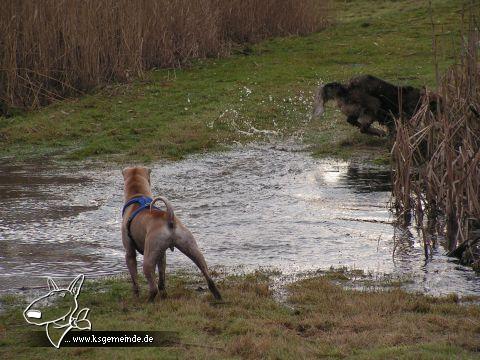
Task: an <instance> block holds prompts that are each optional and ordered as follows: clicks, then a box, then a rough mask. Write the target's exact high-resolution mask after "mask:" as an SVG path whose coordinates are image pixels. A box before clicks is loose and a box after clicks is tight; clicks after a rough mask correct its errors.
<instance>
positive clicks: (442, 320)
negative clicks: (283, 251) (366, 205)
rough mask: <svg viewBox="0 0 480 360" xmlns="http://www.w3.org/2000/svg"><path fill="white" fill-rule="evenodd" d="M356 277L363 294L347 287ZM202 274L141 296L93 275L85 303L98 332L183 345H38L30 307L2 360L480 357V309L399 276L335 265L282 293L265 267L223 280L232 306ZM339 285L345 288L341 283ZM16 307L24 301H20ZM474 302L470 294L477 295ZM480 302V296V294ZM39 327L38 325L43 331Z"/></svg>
mask: <svg viewBox="0 0 480 360" xmlns="http://www.w3.org/2000/svg"><path fill="white" fill-rule="evenodd" d="M352 277H356V279H357V281H358V279H359V278H361V279H362V281H363V282H362V284H363V285H362V286H363V289H364V290H360V291H359V290H348V289H346V288H344V287H342V286H340V285H341V284H342V283H343V282H345V283H346V282H350V280H351V278H352ZM199 281H200V279H197V278H193V277H191V276H188V275H181V274H176V275H170V276H168V287H167V291H168V297H167V298H166V299H157V301H156V302H155V303H153V304H147V303H146V301H145V300H146V299H145V296H146V295H145V289H146V285H145V284H143V286H142V290H144V292H143V296H142V297H141V299H140V301H137V300H135V299H134V298H133V297H132V295H131V293H130V284H129V283H128V281H127V280H125V279H116V280H115V279H111V280H103V281H99V282H93V281H88V280H87V281H86V283H85V284H84V287H83V289H82V293H81V295H80V298H79V301H80V306H82V307H89V308H90V309H91V312H90V315H89V319H90V321H91V323H92V329H93V330H138V331H141V330H149V331H153V330H169V331H176V332H178V334H179V341H178V342H177V343H175V344H171V346H168V347H161V348H122V349H113V348H108V349H107V348H61V349H60V350H56V349H53V348H32V347H29V346H28V344H29V340H28V339H29V337H28V332H29V330H32V328H33V326H31V325H28V324H26V323H25V322H24V319H23V317H22V314H21V312H22V306H17V307H14V308H10V309H9V310H8V311H7V312H6V313H4V314H3V315H0V326H1V327H0V330H1V331H0V357H1V358H2V359H13V358H15V359H19V358H25V359H27V358H28V359H32V358H36V359H53V358H72V357H75V358H85V359H90V358H92V359H93V358H102V359H110V358H111V359H118V358H162V359H163V358H165V359H166V358H192V356H193V357H195V358H200V359H211V358H250V359H259V358H262V357H263V358H282V359H287V358H289V359H299V358H319V357H328V358H344V357H349V358H359V359H385V358H402V359H403V358H405V359H434V358H435V359H451V358H452V357H455V358H462V359H467V358H479V357H480V342H479V338H480V325H479V324H480V307H479V306H478V305H468V304H463V305H461V306H459V304H458V301H459V300H458V298H457V297H455V296H450V297H443V298H432V297H427V296H424V295H418V294H412V293H406V292H404V291H402V290H401V289H400V288H399V287H398V283H395V282H389V283H386V282H377V281H375V280H372V279H369V278H366V277H365V275H360V276H359V274H358V273H355V274H352V273H348V272H343V271H332V272H329V273H327V274H326V275H323V276H316V277H313V278H310V279H306V280H301V281H298V282H295V283H293V284H290V285H288V287H287V289H288V294H287V295H286V298H285V299H283V303H281V302H279V301H277V300H275V299H274V294H273V292H272V286H271V279H270V277H269V275H268V274H265V273H253V274H249V275H246V276H228V277H226V278H224V279H223V280H221V281H220V282H219V283H220V289H221V290H222V292H223V296H224V302H222V303H215V302H214V301H213V298H212V297H211V296H210V295H209V294H207V293H205V292H203V291H202V292H199V291H198V289H197V288H198V286H203V287H204V284H203V282H201V281H200V282H199ZM338 284H340V285H338ZM365 289H368V290H370V291H365ZM7 300H9V301H10V303H14V302H16V303H18V299H17V300H13V299H12V298H11V297H10V298H8V299H7ZM470 300H471V299H470ZM477 300H478V299H477ZM35 330H37V329H35Z"/></svg>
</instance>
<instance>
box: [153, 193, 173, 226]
mask: <svg viewBox="0 0 480 360" xmlns="http://www.w3.org/2000/svg"><path fill="white" fill-rule="evenodd" d="M158 200H160V201H162V202H163V203H164V204H165V207H166V208H167V219H168V220H167V222H168V227H169V228H171V229H173V228H174V227H175V221H174V219H175V214H174V212H173V206H172V204H170V201H168V200H167V199H166V198H164V197H162V196H158V197H156V198H155V199H153V200H152V202H151V203H150V212H152V209H153V205H155V203H156V202H157V201H158Z"/></svg>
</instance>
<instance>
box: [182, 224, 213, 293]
mask: <svg viewBox="0 0 480 360" xmlns="http://www.w3.org/2000/svg"><path fill="white" fill-rule="evenodd" d="M175 234H176V237H175V247H176V248H178V250H180V251H181V252H182V253H184V254H185V255H187V256H188V257H189V258H190V259H191V260H192V261H193V262H194V263H195V265H197V266H198V268H199V269H200V271H201V272H202V274H203V276H204V277H205V279H206V280H207V284H208V288H209V289H210V291H211V293H212V294H213V296H214V297H215V299H217V300H221V299H222V295H220V291H218V289H217V286H216V285H215V283H214V281H213V280H212V278H211V277H210V274H209V272H208V268H207V263H206V261H205V258H204V257H203V255H202V253H201V252H200V249H199V248H198V245H197V242H196V241H195V238H194V237H193V235H192V233H190V231H189V230H187V229H186V228H183V227H181V228H180V227H177V229H176V231H175Z"/></svg>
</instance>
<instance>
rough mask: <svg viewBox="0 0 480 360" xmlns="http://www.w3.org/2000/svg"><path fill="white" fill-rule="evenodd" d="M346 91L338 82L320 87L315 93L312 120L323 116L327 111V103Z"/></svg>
mask: <svg viewBox="0 0 480 360" xmlns="http://www.w3.org/2000/svg"><path fill="white" fill-rule="evenodd" d="M344 91H345V87H344V86H343V85H342V84H340V83H337V82H332V83H328V84H325V85H320V86H319V87H318V89H317V91H316V92H315V98H314V101H313V111H312V118H315V117H319V116H322V114H323V112H324V111H325V103H326V102H327V101H329V100H333V99H335V98H337V97H339V96H341V95H342V94H343V93H344Z"/></svg>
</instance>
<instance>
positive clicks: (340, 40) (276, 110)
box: [0, 0, 462, 161]
mask: <svg viewBox="0 0 480 360" xmlns="http://www.w3.org/2000/svg"><path fill="white" fill-rule="evenodd" d="M461 3H462V2H461V1H452V0H434V1H433V7H434V19H435V23H436V25H437V27H438V29H439V30H441V33H442V34H443V35H442V36H440V37H439V43H440V44H441V46H440V48H439V58H440V67H441V69H444V68H445V67H446V65H447V64H449V63H452V62H453V61H454V57H453V55H452V54H453V51H452V47H453V46H452V45H451V44H452V43H453V42H454V41H457V36H456V35H457V33H458V29H459V25H458V24H459V22H460V9H461ZM333 4H334V8H335V16H336V22H335V24H334V25H333V26H331V27H330V28H328V29H327V30H325V31H323V32H320V33H316V34H312V35H310V36H306V37H289V38H280V39H273V40H269V41H265V42H262V43H260V44H258V45H255V46H252V50H253V52H252V54H251V55H249V56H244V55H234V56H231V57H229V58H225V59H207V60H198V61H196V62H195V63H193V64H192V66H191V67H190V68H188V69H183V70H166V69H162V70H156V71H151V72H148V73H147V74H146V75H145V78H144V79H142V80H137V81H134V82H132V83H129V84H123V85H121V84H117V85H110V86H107V87H105V88H103V89H98V90H97V91H96V92H94V93H92V94H87V95H85V96H82V97H81V98H78V99H73V100H66V101H62V102H59V103H56V104H53V105H51V106H49V107H47V108H44V109H42V110H39V111H36V112H30V113H23V114H22V113H20V114H18V115H16V116H13V117H11V118H0V139H1V144H0V145H1V147H0V155H3V156H15V157H17V158H29V157H38V156H45V155H57V156H58V157H60V158H63V159H67V160H68V159H75V160H81V159H85V158H90V157H96V158H101V159H104V160H114V161H127V160H141V161H150V160H154V159H156V158H171V159H178V158H182V157H183V156H185V155H187V154H190V153H194V152H202V151H206V150H212V149H213V150H216V149H221V148H223V147H224V145H229V144H231V143H232V142H233V141H251V140H261V139H263V135H258V134H253V135H245V134H244V133H242V132H241V131H250V130H251V127H252V126H253V127H254V128H256V129H259V130H265V129H267V130H275V131H278V132H279V136H280V137H281V136H291V135H294V134H296V135H299V136H301V138H302V139H304V140H305V141H306V142H307V143H308V144H310V145H311V146H312V151H313V152H314V153H315V154H317V155H338V156H343V157H348V156H350V155H352V154H353V153H357V152H359V151H360V152H363V151H364V150H368V149H374V150H375V151H376V152H381V153H382V152H384V150H383V149H384V148H385V141H383V140H379V139H374V138H372V137H369V136H367V135H363V134H360V133H359V132H358V130H357V129H355V128H353V127H351V126H349V125H348V124H346V122H345V120H344V118H343V116H342V115H341V114H339V113H338V112H337V111H334V110H333V107H331V108H330V109H329V110H328V111H327V113H326V115H325V117H324V118H323V119H319V120H316V121H312V122H309V121H307V119H308V118H309V113H310V102H311V100H312V91H313V90H314V89H315V87H316V85H317V84H318V82H319V81H320V80H322V81H332V80H346V79H348V78H349V77H351V76H353V75H355V74H363V73H370V74H374V75H377V76H379V77H383V78H385V79H388V80H390V81H393V82H399V83H411V84H414V85H424V84H427V85H429V86H432V85H433V84H434V78H435V75H434V73H435V72H434V65H433V56H432V30H431V24H430V19H429V10H428V4H427V1H413V0H400V1H393V0H383V1H376V0H375V1H374V0H356V1H345V0H341V1H340V0H337V1H334V2H333ZM239 130H240V131H239ZM380 156H381V157H382V156H384V155H382V154H381V155H380Z"/></svg>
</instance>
